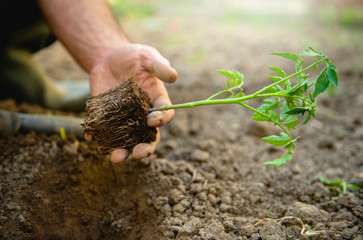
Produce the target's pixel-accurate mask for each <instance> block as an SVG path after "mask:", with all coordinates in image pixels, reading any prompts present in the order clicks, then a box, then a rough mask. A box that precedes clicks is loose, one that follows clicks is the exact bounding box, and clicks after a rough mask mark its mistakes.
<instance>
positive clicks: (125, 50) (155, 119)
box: [85, 44, 178, 163]
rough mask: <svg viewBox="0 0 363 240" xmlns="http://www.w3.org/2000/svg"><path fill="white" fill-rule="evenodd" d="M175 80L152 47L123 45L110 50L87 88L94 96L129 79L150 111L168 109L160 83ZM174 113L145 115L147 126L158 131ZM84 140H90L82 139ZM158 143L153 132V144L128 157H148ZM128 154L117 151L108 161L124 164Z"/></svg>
mask: <svg viewBox="0 0 363 240" xmlns="http://www.w3.org/2000/svg"><path fill="white" fill-rule="evenodd" d="M177 77H178V74H177V72H176V71H175V70H174V69H173V68H172V67H170V63H169V61H168V60H167V59H165V58H164V57H162V56H161V55H160V53H159V52H158V51H157V50H156V49H155V48H152V47H149V46H145V45H140V44H125V45H122V46H120V47H119V48H117V49H114V50H113V51H112V52H111V53H110V54H109V55H108V56H107V57H105V59H104V60H103V61H101V62H100V63H98V64H97V65H96V66H95V67H94V68H92V70H91V71H90V88H91V94H92V96H96V95H98V94H100V93H103V92H105V91H107V90H109V89H111V88H114V87H116V86H117V85H119V84H120V83H121V82H122V81H125V80H127V79H130V78H133V79H134V81H135V83H136V84H137V85H138V86H139V87H140V88H141V89H143V90H144V91H145V92H147V93H148V94H149V96H150V99H151V104H152V106H153V107H160V106H163V105H170V104H171V101H170V98H169V96H168V92H167V91H166V89H165V86H164V84H163V82H167V83H172V82H174V81H175V80H176V79H177ZM174 114H175V112H174V110H169V111H163V112H160V111H156V112H152V113H150V114H149V115H148V118H147V125H148V126H150V127H161V126H163V125H165V124H167V123H168V122H170V121H171V120H172V119H173V117H174ZM85 137H86V139H87V140H91V139H92V136H90V135H86V136H85ZM159 141H160V133H159V130H158V131H157V136H156V140H155V142H152V143H140V144H138V145H136V146H135V147H134V148H133V150H132V156H133V157H134V158H136V159H142V158H145V157H147V156H149V155H151V154H152V153H153V152H154V151H155V148H156V145H157V144H158V142H159ZM129 154H130V153H129V151H128V150H126V149H117V150H114V151H113V152H112V153H111V161H112V162H114V163H120V162H122V161H123V160H125V159H126V158H127V157H128V155H129Z"/></svg>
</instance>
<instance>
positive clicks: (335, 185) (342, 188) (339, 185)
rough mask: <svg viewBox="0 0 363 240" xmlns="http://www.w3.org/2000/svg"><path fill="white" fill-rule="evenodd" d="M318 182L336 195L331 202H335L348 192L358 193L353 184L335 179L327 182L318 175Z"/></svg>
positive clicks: (357, 188) (356, 187)
mask: <svg viewBox="0 0 363 240" xmlns="http://www.w3.org/2000/svg"><path fill="white" fill-rule="evenodd" d="M319 180H320V182H321V183H323V184H324V185H327V186H328V188H329V190H331V191H335V192H337V193H338V196H336V197H333V198H332V200H337V199H338V198H339V197H340V196H342V195H343V194H344V193H346V192H349V190H354V191H359V187H358V186H356V185H354V184H348V183H346V182H345V181H344V180H342V179H340V178H338V177H336V178H335V179H334V180H328V179H327V178H325V177H324V176H323V175H319Z"/></svg>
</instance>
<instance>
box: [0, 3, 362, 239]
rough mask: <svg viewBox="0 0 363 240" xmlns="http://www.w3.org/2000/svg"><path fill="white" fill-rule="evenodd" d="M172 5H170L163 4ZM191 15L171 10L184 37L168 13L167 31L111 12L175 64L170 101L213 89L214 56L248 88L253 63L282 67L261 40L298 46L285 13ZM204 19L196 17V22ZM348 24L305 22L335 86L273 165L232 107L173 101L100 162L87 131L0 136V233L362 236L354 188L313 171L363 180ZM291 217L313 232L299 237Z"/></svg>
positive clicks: (61, 62) (68, 72) (254, 82)
mask: <svg viewBox="0 0 363 240" xmlns="http://www.w3.org/2000/svg"><path fill="white" fill-rule="evenodd" d="M186 2H188V1H186ZM213 2H217V3H218V1H213ZM192 9H193V10H195V8H192ZM195 11H196V10H195ZM204 11H205V9H203V11H201V12H202V13H204ZM201 12H191V13H190V14H196V15H198V14H200V13H201ZM161 13H164V12H163V11H161ZM173 13H174V12H173V8H170V12H168V14H173ZM192 19H193V21H194V22H193V24H192V25H193V26H194V28H193V26H191V25H188V24H187V23H184V24H186V25H187V29H188V34H189V35H188V38H187V39H186V38H183V37H182V36H184V35H183V34H181V33H185V29H184V25H182V23H183V21H182V20H181V23H180V22H173V21H171V22H167V24H166V26H164V25H165V22H162V23H163V24H164V25H162V26H164V28H163V29H167V31H156V32H155V29H154V28H153V29H152V30H150V29H149V30H148V27H149V25H145V27H144V28H145V29H143V28H142V27H140V26H139V25H138V24H141V26H144V25H142V24H143V23H144V22H143V21H144V20H140V21H134V22H128V21H125V23H124V25H125V28H126V31H127V32H129V33H130V35H132V36H133V38H134V39H133V40H134V41H137V42H143V43H146V44H150V45H153V46H156V47H157V48H158V49H160V50H161V52H162V53H163V54H164V55H165V56H167V57H168V59H169V60H170V61H171V62H172V63H173V65H174V66H175V68H176V69H177V70H178V72H179V75H180V78H179V81H178V82H177V83H175V84H173V85H168V86H167V87H168V90H169V94H170V96H171V98H172V100H173V102H175V103H181V102H185V101H191V100H198V99H203V98H206V97H208V96H210V95H211V94H213V93H214V92H215V90H218V89H221V88H223V84H224V80H223V79H221V77H219V76H218V75H217V74H215V70H216V69H220V68H227V69H238V70H241V72H243V73H245V75H246V83H245V91H246V92H252V91H253V90H256V89H257V88H258V87H260V86H262V85H263V84H265V83H266V82H265V81H268V80H265V79H266V76H268V74H270V72H269V71H268V70H267V69H266V67H268V66H275V65H276V66H283V67H284V69H287V70H286V71H289V69H292V68H293V66H291V65H289V63H288V62H285V61H284V60H279V59H277V60H276V57H273V56H267V54H268V53H270V52H276V51H293V52H298V51H300V50H301V47H302V45H305V43H306V42H304V41H301V42H300V41H297V40H294V38H297V39H303V36H304V34H306V32H304V33H301V35H297V34H296V32H295V26H294V27H292V28H288V30H286V29H284V30H277V28H273V27H271V28H272V30H271V28H270V29H269V30H270V31H269V30H266V29H265V28H261V27H259V26H257V27H255V28H251V27H249V26H246V24H242V25H239V26H238V27H236V25H233V29H232V30H231V29H229V30H228V29H227V30H226V29H225V28H223V29H221V28H219V26H218V25H213V27H211V28H208V27H205V28H203V32H204V33H203V36H202V35H201V33H199V31H200V28H199V27H200V24H202V23H201V21H202V20H200V19H199V18H192ZM153 20H155V19H153ZM156 20H158V19H156ZM159 20H160V19H159ZM179 20H180V19H179ZM208 20H210V19H209V18H206V20H205V21H206V22H203V24H204V25H203V26H209V25H208V24H209V23H210V22H208ZM219 20H220V19H219ZM185 21H186V20H185ZM149 22H152V21H149ZM178 24H179V25H178ZM233 24H235V23H234V22H233ZM135 26H136V27H135ZM195 26H196V27H195ZM309 26H313V27H314V28H318V27H321V26H320V25H319V26H318V25H316V24H315V25H309ZM154 27H155V26H154ZM140 28H141V30H144V31H140ZM133 29H138V30H137V31H136V30H133ZM324 29H325V28H324ZM325 30H326V29H325ZM309 31H311V29H309ZM345 31H348V33H349V34H353V35H349V34H348V35H347V36H349V44H346V42H339V41H343V40H342V39H345V36H346V35H344V34H345ZM355 32H356V28H353V29H352V31H350V30H349V29H348V30H347V29H345V30H344V31H343V30H339V31H338V30H337V29H334V28H332V29H330V30H326V31H325V32H324V31H318V32H317V33H316V34H315V35H314V36H310V35H309V37H308V38H310V39H311V41H312V42H314V41H316V42H318V43H317V45H320V46H322V47H321V48H322V49H319V50H322V51H323V52H324V53H325V54H327V55H328V56H329V57H330V58H331V60H332V61H333V62H334V63H335V65H337V67H338V73H339V77H340V87H339V89H338V91H336V92H335V93H334V95H333V96H331V97H322V98H321V99H320V100H319V107H318V111H317V116H316V119H314V120H313V121H312V122H311V123H309V124H308V125H307V126H304V127H303V128H301V129H300V128H299V129H297V130H296V131H294V132H293V134H294V135H295V136H301V138H300V140H299V142H298V143H297V144H296V150H295V151H294V159H293V161H292V162H291V163H288V164H287V165H285V166H282V167H280V168H278V169H275V168H273V167H268V166H265V165H263V162H265V161H268V160H272V159H275V158H276V157H279V156H280V155H281V153H282V152H280V151H279V150H276V149H274V148H271V147H270V146H268V145H267V144H265V143H264V142H262V141H261V140H260V137H261V136H266V135H267V134H271V133H275V132H276V129H275V128H274V127H273V126H270V125H268V124H267V125H265V124H260V123H255V122H253V121H252V120H251V113H250V112H248V111H247V110H245V109H242V108H241V107H239V106H215V107H200V108H196V109H185V110H177V113H176V117H175V119H174V120H173V121H172V122H171V123H170V124H168V125H167V126H165V127H163V128H161V129H160V131H161V136H162V140H161V143H160V144H159V145H158V148H157V150H156V152H155V154H153V155H152V156H150V157H149V158H147V159H144V160H140V161H137V160H133V159H128V160H127V161H126V162H124V163H122V164H120V165H113V164H111V162H110V158H109V156H108V155H103V154H101V153H100V152H99V150H98V148H97V146H96V145H95V144H94V143H87V142H85V141H83V140H76V139H74V138H72V137H71V136H69V138H68V139H67V140H63V139H62V138H60V137H59V136H58V135H53V136H45V135H39V134H38V135H37V134H35V133H29V134H18V135H16V136H11V137H6V138H1V139H0V152H1V155H0V176H1V179H0V181H1V185H0V186H1V189H0V198H1V205H0V213H1V214H0V238H1V239H233V240H234V239H268V240H271V239H355V240H358V239H362V238H363V232H362V226H363V224H362V222H363V221H362V220H363V207H362V200H363V194H362V190H359V191H352V192H350V193H346V194H344V195H342V196H339V197H338V198H337V200H332V198H333V197H335V196H337V192H335V191H330V190H329V188H328V186H325V185H324V184H322V183H321V182H320V181H319V178H318V176H319V174H322V175H323V176H324V177H326V178H328V179H334V178H335V177H339V178H341V179H343V180H344V181H346V182H347V183H353V184H356V185H357V186H359V187H360V189H362V187H363V161H362V159H363V109H362V107H361V106H362V105H363V98H362V95H361V92H362V91H363V85H362V81H363V70H362V68H361V67H359V64H358V63H359V61H360V56H361V55H360V54H361V53H359V51H358V50H357V49H358V48H357V45H355V44H356V42H354V39H355V37H356V35H354V34H355ZM199 34H200V35H199ZM334 34H335V35H334ZM291 35H293V36H294V38H291V37H289V36H291ZM331 35H334V36H335V38H334V39H335V41H330V40H329V39H330V38H329V37H330V36H331ZM179 37H180V38H179ZM360 38H361V37H360ZM360 38H359V39H360ZM165 39H166V40H165ZM176 39H178V41H181V42H182V44H183V46H180V45H177V44H178V42H176V41H177V40H176ZM167 40H168V41H167ZM358 42H359V41H358ZM241 43H243V45H241ZM358 46H359V44H358ZM181 48H182V50H183V51H181ZM35 57H37V59H39V61H40V62H42V65H43V66H44V67H45V69H46V71H47V72H48V73H49V74H50V75H51V76H53V77H54V78H55V79H62V78H64V79H66V78H67V79H68V78H69V76H70V77H71V78H74V79H76V78H77V77H79V78H82V77H84V73H82V72H81V71H80V70H79V69H78V68H76V67H74V62H72V61H71V60H70V57H69V55H67V54H65V51H64V49H63V48H62V47H61V46H60V45H59V44H55V45H54V46H52V47H51V48H49V49H47V50H46V51H44V52H42V53H40V54H39V55H36V56H35ZM66 66H71V67H66ZM357 66H358V67H357ZM64 69H65V70H64ZM0 108H1V109H6V110H12V111H17V112H30V113H39V112H46V111H49V110H45V109H42V108H40V107H38V106H33V105H30V104H27V103H23V104H15V103H14V102H13V101H11V100H8V101H2V102H0ZM55 113H56V114H72V113H62V112H55ZM289 216H291V217H292V218H287V217H289ZM284 217H286V218H284ZM302 223H303V224H307V225H308V226H309V228H311V229H312V230H314V231H315V232H311V233H316V235H312V236H303V235H302V234H301V230H302Z"/></svg>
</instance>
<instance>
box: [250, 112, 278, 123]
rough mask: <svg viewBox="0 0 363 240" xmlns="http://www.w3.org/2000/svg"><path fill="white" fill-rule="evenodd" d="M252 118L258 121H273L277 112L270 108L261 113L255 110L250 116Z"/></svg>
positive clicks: (276, 119)
mask: <svg viewBox="0 0 363 240" xmlns="http://www.w3.org/2000/svg"><path fill="white" fill-rule="evenodd" d="M252 119H253V120H255V121H260V122H261V121H266V122H273V121H278V119H279V115H277V113H275V112H274V111H271V110H269V111H266V112H263V114H260V113H257V112H255V113H254V114H253V116H252Z"/></svg>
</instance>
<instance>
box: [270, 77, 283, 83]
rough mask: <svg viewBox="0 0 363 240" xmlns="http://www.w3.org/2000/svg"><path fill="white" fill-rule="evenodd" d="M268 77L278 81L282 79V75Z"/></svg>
mask: <svg viewBox="0 0 363 240" xmlns="http://www.w3.org/2000/svg"><path fill="white" fill-rule="evenodd" d="M268 78H269V79H271V80H272V81H274V82H278V81H280V80H281V79H282V77H278V76H269V77H268Z"/></svg>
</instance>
